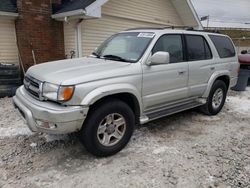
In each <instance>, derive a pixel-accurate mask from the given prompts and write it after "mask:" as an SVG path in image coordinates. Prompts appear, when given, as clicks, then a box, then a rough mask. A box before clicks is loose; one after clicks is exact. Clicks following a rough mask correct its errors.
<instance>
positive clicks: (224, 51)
mask: <svg viewBox="0 0 250 188" xmlns="http://www.w3.org/2000/svg"><path fill="white" fill-rule="evenodd" d="M209 37H210V39H211V40H212V41H213V43H214V45H215V47H216V49H217V51H218V53H219V56H220V57H221V58H227V57H234V56H235V50H234V46H233V44H232V42H231V40H230V39H229V38H227V37H224V36H216V35H209Z"/></svg>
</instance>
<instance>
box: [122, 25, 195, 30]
mask: <svg viewBox="0 0 250 188" xmlns="http://www.w3.org/2000/svg"><path fill="white" fill-rule="evenodd" d="M164 29H186V30H189V29H190V30H194V28H193V27H190V26H166V27H137V28H131V29H127V30H126V31H132V30H164Z"/></svg>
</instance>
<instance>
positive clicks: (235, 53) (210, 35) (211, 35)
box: [208, 34, 237, 59]
mask: <svg viewBox="0 0 250 188" xmlns="http://www.w3.org/2000/svg"><path fill="white" fill-rule="evenodd" d="M208 37H209V39H210V40H211V42H212V43H213V45H214V47H215V50H216V52H217V53H218V55H219V58H220V59H226V58H233V57H235V56H236V55H237V52H236V49H235V46H234V43H233V41H232V39H231V38H230V37H228V36H223V35H214V34H209V35H208ZM211 37H221V38H226V39H228V40H229V41H230V44H231V45H232V47H233V50H234V55H233V56H229V57H221V55H220V52H219V50H218V48H217V45H216V44H215V43H214V41H213V40H212V38H211Z"/></svg>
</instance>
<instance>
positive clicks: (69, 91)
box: [57, 86, 74, 101]
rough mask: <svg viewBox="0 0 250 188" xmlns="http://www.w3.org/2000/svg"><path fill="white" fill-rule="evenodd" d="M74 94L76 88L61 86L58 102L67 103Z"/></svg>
mask: <svg viewBox="0 0 250 188" xmlns="http://www.w3.org/2000/svg"><path fill="white" fill-rule="evenodd" d="M73 93H74V86H61V87H59V91H58V96H57V100H59V101H67V100H69V99H71V97H72V95H73Z"/></svg>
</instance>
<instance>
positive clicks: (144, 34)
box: [137, 33, 155, 38]
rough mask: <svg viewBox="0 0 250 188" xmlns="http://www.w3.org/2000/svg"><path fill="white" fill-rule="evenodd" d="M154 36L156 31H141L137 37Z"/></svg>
mask: <svg viewBox="0 0 250 188" xmlns="http://www.w3.org/2000/svg"><path fill="white" fill-rule="evenodd" d="M154 36H155V34H154V33H139V34H138V36H137V37H144V38H153V37H154Z"/></svg>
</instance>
